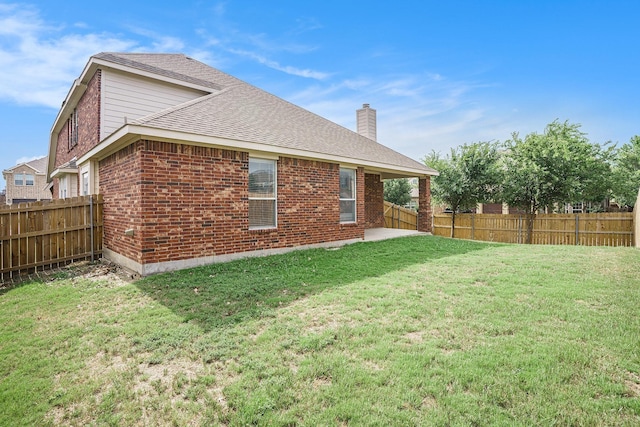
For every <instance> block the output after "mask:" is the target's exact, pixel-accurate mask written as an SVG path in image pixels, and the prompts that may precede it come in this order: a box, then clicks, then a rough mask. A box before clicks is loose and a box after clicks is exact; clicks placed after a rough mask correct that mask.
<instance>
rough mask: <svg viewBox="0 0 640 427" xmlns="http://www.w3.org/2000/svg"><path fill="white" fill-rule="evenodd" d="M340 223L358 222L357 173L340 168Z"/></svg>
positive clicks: (353, 170)
mask: <svg viewBox="0 0 640 427" xmlns="http://www.w3.org/2000/svg"><path fill="white" fill-rule="evenodd" d="M340 222H356V171H355V169H343V168H340Z"/></svg>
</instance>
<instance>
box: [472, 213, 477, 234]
mask: <svg viewBox="0 0 640 427" xmlns="http://www.w3.org/2000/svg"><path fill="white" fill-rule="evenodd" d="M475 217H476V216H475V214H471V240H475V239H474V238H473V237H474V235H475V231H476V227H475Z"/></svg>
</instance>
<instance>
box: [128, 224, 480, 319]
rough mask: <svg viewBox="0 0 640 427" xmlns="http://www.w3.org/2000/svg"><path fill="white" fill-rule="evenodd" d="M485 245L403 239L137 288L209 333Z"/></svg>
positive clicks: (184, 274)
mask: <svg viewBox="0 0 640 427" xmlns="http://www.w3.org/2000/svg"><path fill="white" fill-rule="evenodd" d="M486 247H487V244H486V243H479V242H471V241H462V240H453V239H446V238H441V237H434V236H414V237H404V238H397V239H391V240H386V241H379V242H366V243H365V242H363V243H356V244H352V245H347V246H344V247H341V248H338V249H333V250H328V249H312V250H303V251H293V252H290V253H287V254H284V255H273V256H268V257H260V258H249V259H243V260H239V261H233V262H228V263H222V264H213V265H208V266H204V267H198V268H192V269H188V270H182V271H177V272H172V273H164V274H159V275H155V276H150V277H147V278H144V279H141V280H139V281H138V282H136V286H137V287H138V288H139V289H140V290H142V291H143V292H144V293H146V294H147V295H149V296H151V297H152V298H154V299H155V300H157V301H158V302H160V303H161V304H162V305H164V306H165V307H167V308H169V309H170V310H172V311H173V312H174V313H175V314H177V315H179V316H181V317H182V318H184V321H185V322H196V323H197V324H198V325H199V326H200V327H202V328H203V329H204V330H205V331H207V332H209V331H211V330H213V329H216V328H221V327H225V326H232V325H234V324H237V323H239V322H242V321H244V320H248V319H253V318H257V317H260V316H265V315H268V313H273V310H274V309H275V308H277V307H281V306H283V305H286V304H288V303H290V302H292V301H295V300H297V299H299V298H302V297H305V296H308V295H312V294H315V293H319V292H322V291H323V290H325V289H330V288H333V287H336V286H343V285H346V284H349V283H352V282H356V281H359V280H363V279H366V278H369V277H376V276H381V275H384V274H387V273H390V272H393V271H397V270H400V269H403V268H405V267H407V266H409V265H413V264H422V263H428V262H429V261H430V260H434V259H438V258H443V257H448V256H454V255H461V254H464V253H468V252H471V251H475V250H480V249H484V248H486Z"/></svg>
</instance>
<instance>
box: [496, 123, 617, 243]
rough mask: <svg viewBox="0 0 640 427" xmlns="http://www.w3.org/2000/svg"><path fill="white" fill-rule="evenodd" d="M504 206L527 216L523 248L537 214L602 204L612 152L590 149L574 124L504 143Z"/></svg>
mask: <svg viewBox="0 0 640 427" xmlns="http://www.w3.org/2000/svg"><path fill="white" fill-rule="evenodd" d="M505 149H506V152H505V153H506V154H505V156H504V162H503V164H504V173H505V179H504V182H503V186H502V190H503V201H504V202H506V203H508V204H509V205H510V206H517V207H519V208H521V209H523V210H525V211H526V212H527V213H528V221H527V243H531V236H532V232H533V222H534V219H535V215H536V213H537V212H538V211H539V210H541V209H549V210H553V209H554V207H555V206H556V205H563V204H564V203H572V202H577V201H601V200H602V199H604V198H605V197H606V196H607V194H608V192H609V188H610V176H611V168H610V163H609V160H610V159H611V156H612V150H611V149H609V150H604V149H602V148H601V147H600V146H598V145H593V144H591V143H590V142H589V140H588V139H587V138H586V136H585V134H584V133H583V132H581V131H580V125H579V124H570V123H568V122H566V121H565V122H564V123H560V122H559V121H557V120H556V121H554V122H552V123H550V124H549V125H547V127H546V128H545V131H544V133H542V134H538V133H530V134H528V135H527V136H526V137H525V138H524V139H522V138H520V137H519V135H518V134H517V133H514V134H513V136H512V139H511V140H509V141H507V142H506V143H505Z"/></svg>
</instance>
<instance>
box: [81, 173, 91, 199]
mask: <svg viewBox="0 0 640 427" xmlns="http://www.w3.org/2000/svg"><path fill="white" fill-rule="evenodd" d="M82 195H83V196H87V195H89V172H83V173H82Z"/></svg>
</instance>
